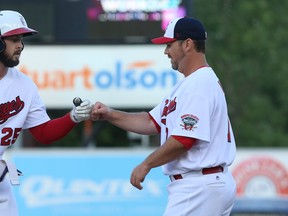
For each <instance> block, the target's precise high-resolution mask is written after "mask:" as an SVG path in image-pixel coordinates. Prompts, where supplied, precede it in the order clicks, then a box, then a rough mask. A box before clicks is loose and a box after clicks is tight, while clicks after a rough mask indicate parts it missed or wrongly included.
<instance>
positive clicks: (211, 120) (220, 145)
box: [150, 67, 236, 175]
mask: <svg viewBox="0 0 288 216" xmlns="http://www.w3.org/2000/svg"><path fill="white" fill-rule="evenodd" d="M150 114H151V116H152V117H153V118H154V120H155V121H156V122H157V124H158V125H159V126H160V127H161V144H163V143H164V142H165V141H166V140H167V138H168V137H170V136H171V135H177V136H185V137H192V138H196V139H197V140H198V141H197V142H196V143H195V145H194V146H192V148H191V149H190V150H189V151H187V153H185V154H184V155H183V156H182V157H181V158H179V159H177V160H174V161H172V162H170V163H167V164H165V165H163V166H162V168H163V172H164V174H166V175H175V174H181V173H187V172H189V171H191V170H201V169H202V168H206V167H215V166H218V165H222V166H229V165H231V163H232V162H233V160H234V158H235V154H236V146H235V140H234V135H233V131H232V127H231V125H230V122H229V118H228V111H227V104H226V99H225V95H224V92H223V89H222V87H221V85H220V82H219V79H218V78H217V76H216V74H215V73H214V71H213V70H212V68H210V67H202V68H199V69H198V70H196V71H195V72H193V73H192V74H191V75H189V76H188V77H185V78H184V79H183V80H181V81H180V82H179V83H178V84H176V86H174V88H173V90H172V91H171V92H170V94H169V95H167V96H166V97H165V98H164V100H163V102H162V103H161V104H159V105H158V106H156V107H155V108H154V109H152V110H151V111H150Z"/></svg>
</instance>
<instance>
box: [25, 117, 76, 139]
mask: <svg viewBox="0 0 288 216" xmlns="http://www.w3.org/2000/svg"><path fill="white" fill-rule="evenodd" d="M75 126H76V123H75V122H73V121H72V120H71V118H70V113H67V114H66V115H65V116H62V117H60V118H56V119H52V120H50V121H48V122H45V123H44V124H41V125H38V126H36V127H33V128H30V129H29V131H30V132H31V133H32V135H33V137H34V138H35V139H36V140H37V141H38V142H40V143H42V144H50V143H51V142H54V141H57V140H59V139H61V138H63V137H64V136H66V135H67V134H68V133H69V132H70V131H71V130H72V129H73V128H74V127H75Z"/></svg>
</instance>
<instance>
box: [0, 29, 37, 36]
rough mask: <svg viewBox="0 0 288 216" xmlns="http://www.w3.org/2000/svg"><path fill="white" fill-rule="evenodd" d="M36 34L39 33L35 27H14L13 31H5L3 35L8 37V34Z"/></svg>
mask: <svg viewBox="0 0 288 216" xmlns="http://www.w3.org/2000/svg"><path fill="white" fill-rule="evenodd" d="M34 34H38V32H37V31H35V30H34V29H30V28H18V29H14V30H12V31H8V32H6V33H4V34H3V35H1V36H2V37H8V36H12V35H23V36H29V35H34Z"/></svg>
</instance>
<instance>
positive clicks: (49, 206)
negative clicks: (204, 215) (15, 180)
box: [13, 150, 169, 216]
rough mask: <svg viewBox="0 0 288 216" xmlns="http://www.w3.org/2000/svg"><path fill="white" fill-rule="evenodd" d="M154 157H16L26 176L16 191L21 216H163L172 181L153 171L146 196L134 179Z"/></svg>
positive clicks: (58, 153) (68, 154)
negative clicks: (138, 168)
mask: <svg viewBox="0 0 288 216" xmlns="http://www.w3.org/2000/svg"><path fill="white" fill-rule="evenodd" d="M147 154H148V152H147V151H146V152H143V151H142V152H141V153H140V152H135V151H133V153H132V154H131V153H129V150H127V151H126V152H123V151H122V152H121V151H116V152H111V151H110V152H109V151H107V152H103V151H101V153H100V154H99V153H97V152H94V153H93V154H89V151H79V152H78V153H77V152H75V151H73V152H69V151H63V150H59V151H52V152H51V151H47V152H44V151H42V152H37V151H36V152H35V151H32V152H30V153H23V152H22V153H20V154H15V155H14V157H13V158H14V159H13V161H14V162H15V163H16V164H17V168H19V169H20V170H21V171H22V172H23V174H24V175H23V176H22V177H21V185H20V186H16V187H13V188H14V190H15V194H16V199H17V201H18V206H19V212H20V215H23V216H24V215H29V216H39V215H41V216H48V215H49V216H79V215H81V216H94V215H103V216H104V215H105V216H123V215H125V216H130V215H131V216H135V215H137V216H142V215H143V216H147V215H150V216H153V215H155V216H158V215H162V214H163V211H164V209H165V204H166V201H167V192H166V185H167V183H168V181H169V178H168V177H165V176H163V175H162V172H161V169H160V168H156V169H154V170H152V171H151V172H150V173H149V174H148V176H147V179H146V180H145V182H144V183H143V187H144V188H143V189H142V190H141V191H140V190H138V189H136V188H134V187H133V186H132V185H131V184H130V174H131V172H132V170H133V168H134V167H135V166H136V165H138V164H139V163H140V162H141V161H142V160H143V159H144V156H146V155H147Z"/></svg>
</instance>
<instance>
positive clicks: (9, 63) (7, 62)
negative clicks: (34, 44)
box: [0, 51, 20, 67]
mask: <svg viewBox="0 0 288 216" xmlns="http://www.w3.org/2000/svg"><path fill="white" fill-rule="evenodd" d="M0 62H2V63H3V64H4V65H5V66H6V67H15V66H17V65H18V64H19V62H20V61H19V59H17V60H12V59H11V58H9V57H8V56H7V55H6V54H5V51H4V52H2V53H0Z"/></svg>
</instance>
